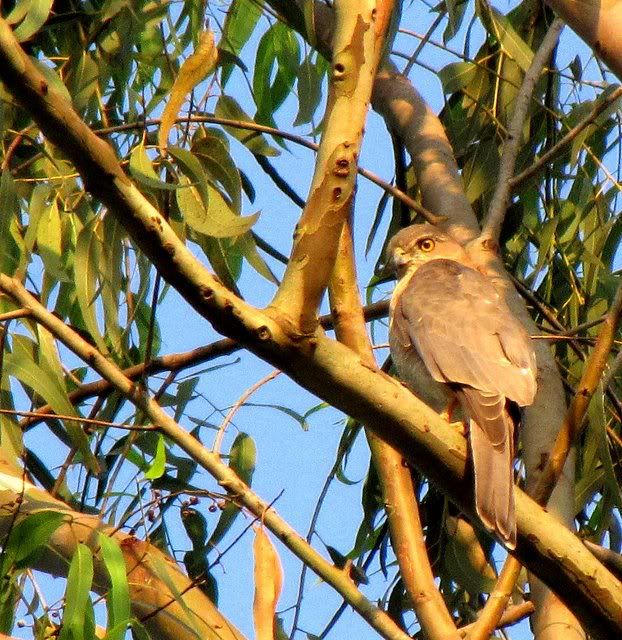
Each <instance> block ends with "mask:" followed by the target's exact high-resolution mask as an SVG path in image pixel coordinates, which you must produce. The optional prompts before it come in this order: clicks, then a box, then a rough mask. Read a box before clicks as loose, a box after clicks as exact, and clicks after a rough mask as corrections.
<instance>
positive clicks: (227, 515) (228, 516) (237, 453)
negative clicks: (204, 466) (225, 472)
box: [207, 433, 257, 549]
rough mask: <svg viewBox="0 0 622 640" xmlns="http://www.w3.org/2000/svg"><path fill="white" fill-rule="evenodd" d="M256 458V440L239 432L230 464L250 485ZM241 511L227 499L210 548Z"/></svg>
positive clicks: (209, 541)
mask: <svg viewBox="0 0 622 640" xmlns="http://www.w3.org/2000/svg"><path fill="white" fill-rule="evenodd" d="M256 458H257V450H256V447H255V441H254V440H253V439H252V438H251V437H250V436H249V435H248V434H246V433H239V434H238V435H237V437H236V438H235V440H234V441H233V445H232V446H231V453H230V456H229V466H230V467H231V468H232V469H233V470H234V471H235V472H236V474H237V476H238V477H239V478H240V480H242V481H243V482H245V483H246V484H247V485H249V486H250V484H251V481H252V478H253V473H254V471H255V462H256ZM239 512H240V509H239V508H238V507H237V506H236V505H235V504H234V503H233V502H231V501H227V504H226V505H225V507H224V509H223V510H222V513H221V514H220V518H219V519H218V523H217V524H216V528H215V529H214V531H213V532H212V535H211V537H210V539H209V540H208V541H207V547H208V549H211V548H212V547H215V546H216V545H217V544H218V543H219V542H220V541H221V540H222V539H223V537H224V535H225V534H226V533H227V531H229V529H230V528H231V525H232V524H233V521H234V519H235V518H236V516H237V515H238V513H239Z"/></svg>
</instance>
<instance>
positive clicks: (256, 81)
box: [253, 22, 300, 124]
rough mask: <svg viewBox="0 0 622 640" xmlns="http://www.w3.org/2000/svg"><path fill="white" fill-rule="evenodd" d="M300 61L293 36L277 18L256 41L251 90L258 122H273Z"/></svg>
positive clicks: (288, 92) (288, 91)
mask: <svg viewBox="0 0 622 640" xmlns="http://www.w3.org/2000/svg"><path fill="white" fill-rule="evenodd" d="M299 61H300V48H299V46H298V40H297V39H296V36H295V35H294V33H293V31H292V30H291V29H290V28H288V27H286V26H285V25H284V24H283V23H281V22H276V23H275V24H274V25H273V26H271V27H270V28H269V29H268V30H267V31H266V32H265V33H264V35H263V36H262V38H261V40H260V41H259V45H258V47H257V56H256V58H255V71H254V74H253V94H254V97H255V102H256V103H257V116H256V118H255V119H256V120H257V121H258V122H267V123H269V124H272V123H273V118H274V114H275V112H276V111H277V110H278V109H279V107H280V106H281V105H282V104H283V102H285V99H286V98H287V96H288V95H289V94H290V92H291V90H292V87H293V86H294V82H295V80H296V74H297V72H298V64H299ZM275 70H276V71H275Z"/></svg>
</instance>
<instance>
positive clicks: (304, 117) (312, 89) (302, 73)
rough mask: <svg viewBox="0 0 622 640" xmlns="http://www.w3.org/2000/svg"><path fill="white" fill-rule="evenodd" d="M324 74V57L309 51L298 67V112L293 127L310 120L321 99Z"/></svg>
mask: <svg viewBox="0 0 622 640" xmlns="http://www.w3.org/2000/svg"><path fill="white" fill-rule="evenodd" d="M325 74H326V64H324V58H322V56H320V55H319V54H317V53H310V54H309V55H308V56H307V57H306V58H305V59H304V60H303V61H302V64H301V65H300V66H299V67H298V71H297V73H296V78H297V81H298V85H297V89H298V92H297V93H298V113H297V114H296V119H295V120H294V126H295V127H298V126H300V125H302V124H307V123H309V122H311V121H312V119H313V116H314V115H315V112H316V111H317V108H318V106H319V105H320V101H321V100H322V81H323V79H324V76H325Z"/></svg>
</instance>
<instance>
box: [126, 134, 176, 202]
mask: <svg viewBox="0 0 622 640" xmlns="http://www.w3.org/2000/svg"><path fill="white" fill-rule="evenodd" d="M129 168H130V174H131V176H132V178H134V179H135V180H136V181H137V182H139V183H140V184H142V185H144V186H145V187H147V188H148V189H165V190H169V191H173V190H175V189H176V188H177V186H176V185H175V184H173V183H169V182H164V181H163V180H160V178H159V176H158V174H157V173H156V172H155V169H154V168H153V164H152V162H151V159H150V158H149V156H148V155H147V152H146V151H145V147H144V145H143V143H142V142H141V143H140V144H137V145H136V146H135V147H134V148H133V149H132V153H130V163H129Z"/></svg>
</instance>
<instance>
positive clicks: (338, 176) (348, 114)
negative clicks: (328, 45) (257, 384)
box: [272, 0, 393, 333]
mask: <svg viewBox="0 0 622 640" xmlns="http://www.w3.org/2000/svg"><path fill="white" fill-rule="evenodd" d="M392 9H393V0H379V1H378V2H377V3H376V2H375V1H374V0H353V1H351V2H345V1H344V2H341V1H340V2H336V3H335V33H334V39H333V40H334V41H333V51H334V54H333V57H332V62H331V76H330V85H329V94H328V103H327V107H326V116H325V124H324V131H323V134H322V140H321V142H320V149H319V151H318V156H317V159H316V164H315V173H314V175H313V180H312V182H311V187H310V189H309V196H308V198H307V205H306V207H305V209H304V211H303V212H302V216H301V218H300V222H299V223H298V226H297V228H296V235H295V237H294V247H293V249H292V255H291V259H290V261H289V263H288V265H287V269H286V270H285V275H284V276H283V282H282V283H281V286H280V287H279V289H278V291H277V294H276V296H275V298H274V300H273V301H272V308H273V310H274V312H275V313H277V314H279V315H280V316H282V317H283V318H284V319H285V318H287V319H288V320H289V321H290V322H291V323H292V326H293V327H296V328H297V329H298V328H299V329H301V330H302V332H303V333H311V332H313V331H314V330H315V328H316V322H317V320H316V313H317V309H318V307H319V305H320V301H321V298H322V296H323V295H324V291H325V289H326V286H327V285H328V279H329V278H330V274H331V271H332V268H333V264H334V262H335V256H336V254H337V246H338V244H339V237H340V235H341V229H342V228H343V224H344V222H345V220H346V218H347V216H348V213H349V202H350V198H351V196H352V193H353V190H354V186H355V183H356V169H357V165H358V155H359V151H360V146H361V142H362V139H363V130H364V126H365V119H366V117H367V109H368V105H369V100H370V96H371V89H372V84H373V80H374V75H375V73H376V67H377V66H378V62H379V60H380V56H381V54H382V49H383V44H384V36H385V32H386V29H387V26H388V22H389V17H390V14H391V11H392Z"/></svg>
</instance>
